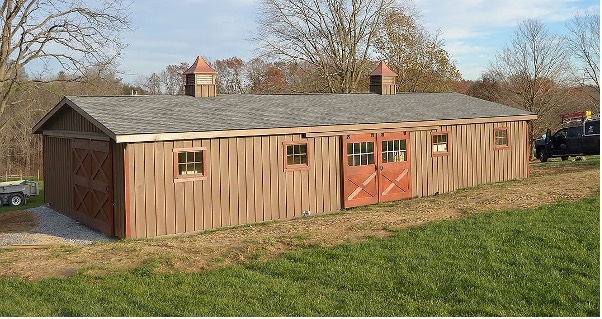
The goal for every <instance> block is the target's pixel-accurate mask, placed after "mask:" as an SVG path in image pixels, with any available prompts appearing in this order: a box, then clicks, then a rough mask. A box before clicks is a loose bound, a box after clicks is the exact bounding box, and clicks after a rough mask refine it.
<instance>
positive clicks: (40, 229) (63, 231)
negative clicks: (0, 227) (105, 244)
mask: <svg viewBox="0 0 602 319" xmlns="http://www.w3.org/2000/svg"><path fill="white" fill-rule="evenodd" d="M28 211H30V212H32V213H34V214H36V215H37V217H38V219H39V225H38V226H37V227H35V228H33V229H31V230H29V231H27V232H22V233H8V234H0V246H6V245H14V244H36V243H38V242H40V241H43V240H49V239H50V240H52V241H63V242H66V243H71V244H76V245H89V244H91V243H93V242H97V241H113V240H115V239H114V238H113V237H111V236H108V235H105V234H103V233H101V232H99V231H97V230H94V229H92V228H90V227H88V226H86V225H84V224H81V223H79V222H77V221H76V220H74V219H72V218H69V217H67V216H65V215H63V214H61V213H58V212H56V211H54V210H53V209H51V208H50V207H46V206H40V207H36V208H31V209H29V210H28Z"/></svg>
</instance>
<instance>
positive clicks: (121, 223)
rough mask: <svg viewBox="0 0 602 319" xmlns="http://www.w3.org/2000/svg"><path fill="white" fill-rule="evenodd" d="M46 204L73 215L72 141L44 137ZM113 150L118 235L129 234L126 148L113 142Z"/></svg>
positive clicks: (115, 214)
mask: <svg viewBox="0 0 602 319" xmlns="http://www.w3.org/2000/svg"><path fill="white" fill-rule="evenodd" d="M43 143H44V202H46V203H50V206H51V207H52V208H53V209H54V210H56V211H58V212H61V213H63V214H65V215H68V216H72V214H71V210H72V206H73V164H72V161H73V158H72V154H71V143H72V139H69V138H58V137H51V136H44V138H43ZM111 147H112V148H113V189H114V192H113V193H114V198H113V201H114V219H113V220H114V226H115V227H114V229H115V236H117V237H120V238H123V237H126V234H125V218H126V211H125V192H124V190H125V177H124V154H123V145H122V144H115V143H111Z"/></svg>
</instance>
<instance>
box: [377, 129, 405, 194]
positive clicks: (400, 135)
mask: <svg viewBox="0 0 602 319" xmlns="http://www.w3.org/2000/svg"><path fill="white" fill-rule="evenodd" d="M377 140H378V146H379V157H378V165H379V166H378V189H379V195H378V196H379V198H378V200H379V202H388V201H393V200H400V199H405V198H410V197H412V190H411V185H412V184H411V179H410V160H409V159H410V148H409V146H410V134H409V133H407V132H394V133H379V134H378V138H377Z"/></svg>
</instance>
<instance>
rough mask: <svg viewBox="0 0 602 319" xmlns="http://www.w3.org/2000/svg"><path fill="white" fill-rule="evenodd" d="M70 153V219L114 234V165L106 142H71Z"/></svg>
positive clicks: (76, 140)
mask: <svg viewBox="0 0 602 319" xmlns="http://www.w3.org/2000/svg"><path fill="white" fill-rule="evenodd" d="M71 154H72V156H73V207H72V211H71V213H72V214H73V217H75V218H76V219H77V220H79V221H81V222H83V223H84V224H87V225H89V226H92V227H94V228H96V229H98V230H100V231H102V232H103V233H106V234H110V235H114V229H113V218H114V216H113V165H112V163H113V162H112V156H111V146H110V144H109V142H105V141H93V140H83V139H74V140H73V143H72V147H71Z"/></svg>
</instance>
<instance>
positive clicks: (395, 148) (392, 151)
mask: <svg viewBox="0 0 602 319" xmlns="http://www.w3.org/2000/svg"><path fill="white" fill-rule="evenodd" d="M382 161H383V163H395V162H405V161H406V140H392V141H383V142H382Z"/></svg>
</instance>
